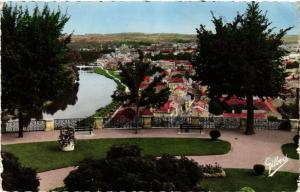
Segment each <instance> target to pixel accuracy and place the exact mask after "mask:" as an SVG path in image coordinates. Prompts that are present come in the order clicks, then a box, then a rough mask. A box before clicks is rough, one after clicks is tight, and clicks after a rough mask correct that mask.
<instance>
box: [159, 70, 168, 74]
mask: <svg viewBox="0 0 300 192" xmlns="http://www.w3.org/2000/svg"><path fill="white" fill-rule="evenodd" d="M160 74H161V75H168V71H166V70H163V71H161V72H160Z"/></svg>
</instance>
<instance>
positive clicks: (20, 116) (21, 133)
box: [18, 109, 24, 138]
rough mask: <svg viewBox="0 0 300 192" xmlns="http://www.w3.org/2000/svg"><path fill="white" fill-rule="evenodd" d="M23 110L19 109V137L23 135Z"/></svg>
mask: <svg viewBox="0 0 300 192" xmlns="http://www.w3.org/2000/svg"><path fill="white" fill-rule="evenodd" d="M23 125H24V124H23V112H22V110H21V109H19V136H18V137H19V138H22V137H23Z"/></svg>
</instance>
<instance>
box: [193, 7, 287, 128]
mask: <svg viewBox="0 0 300 192" xmlns="http://www.w3.org/2000/svg"><path fill="white" fill-rule="evenodd" d="M212 22H213V24H214V27H215V31H210V30H206V29H205V26H203V25H200V28H199V29H197V37H198V48H197V54H196V57H195V61H194V67H195V69H196V79H198V80H201V81H202V84H205V85H208V86H209V95H210V97H211V98H212V99H217V98H219V97H220V96H221V95H222V94H227V95H228V97H230V96H232V95H236V96H238V97H240V98H246V100H247V111H248V112H247V129H246V134H254V129H253V118H254V110H253V96H258V97H261V98H264V97H267V96H269V97H273V96H277V95H278V93H279V91H280V90H281V87H282V85H283V83H284V69H283V67H282V63H281V58H282V56H284V55H285V54H286V51H285V50H283V49H281V48H280V46H281V45H282V44H283V41H282V37H283V36H284V35H285V34H286V32H287V31H288V30H290V28H287V29H285V30H282V29H281V30H280V31H279V32H278V33H274V32H273V28H270V25H271V22H269V20H268V18H267V16H266V14H263V13H262V11H261V10H259V4H258V3H255V2H251V3H248V7H247V10H246V12H245V14H243V15H240V14H237V16H236V18H235V19H234V20H233V21H232V22H231V23H224V21H223V19H222V18H221V17H220V18H216V17H215V16H214V15H213V19H212Z"/></svg>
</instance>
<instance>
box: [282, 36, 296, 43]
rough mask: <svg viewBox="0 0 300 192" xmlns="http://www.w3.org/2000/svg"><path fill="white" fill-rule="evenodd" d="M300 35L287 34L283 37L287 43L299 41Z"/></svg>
mask: <svg viewBox="0 0 300 192" xmlns="http://www.w3.org/2000/svg"><path fill="white" fill-rule="evenodd" d="M298 39H299V35H286V36H284V37H283V40H284V42H285V43H297V42H298Z"/></svg>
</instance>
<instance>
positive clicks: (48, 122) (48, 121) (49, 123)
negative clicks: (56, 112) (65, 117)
mask: <svg viewBox="0 0 300 192" xmlns="http://www.w3.org/2000/svg"><path fill="white" fill-rule="evenodd" d="M45 123H46V127H45V131H53V130H54V119H46V120H45Z"/></svg>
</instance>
